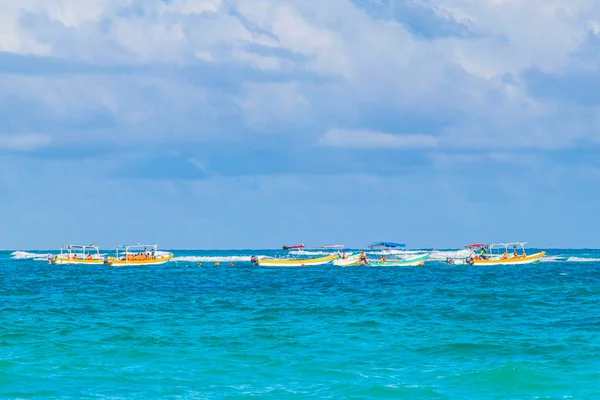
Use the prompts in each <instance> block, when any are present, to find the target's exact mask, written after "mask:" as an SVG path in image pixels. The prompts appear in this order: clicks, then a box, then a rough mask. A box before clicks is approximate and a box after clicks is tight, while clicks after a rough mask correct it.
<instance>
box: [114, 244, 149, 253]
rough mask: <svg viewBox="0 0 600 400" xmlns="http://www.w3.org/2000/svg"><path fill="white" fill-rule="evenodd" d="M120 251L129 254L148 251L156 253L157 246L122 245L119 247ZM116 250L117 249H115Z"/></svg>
mask: <svg viewBox="0 0 600 400" xmlns="http://www.w3.org/2000/svg"><path fill="white" fill-rule="evenodd" d="M121 248H122V249H125V252H129V251H131V250H139V251H142V250H143V251H150V250H154V251H157V250H158V245H157V244H139V243H138V244H127V245H123V246H121ZM117 250H118V249H117Z"/></svg>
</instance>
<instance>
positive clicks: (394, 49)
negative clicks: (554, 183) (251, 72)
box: [0, 0, 600, 147]
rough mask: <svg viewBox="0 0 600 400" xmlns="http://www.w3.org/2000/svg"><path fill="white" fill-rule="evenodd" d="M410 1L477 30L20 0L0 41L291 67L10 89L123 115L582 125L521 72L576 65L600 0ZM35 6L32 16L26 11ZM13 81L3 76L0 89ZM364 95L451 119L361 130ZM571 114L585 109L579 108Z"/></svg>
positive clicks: (333, 11)
mask: <svg viewBox="0 0 600 400" xmlns="http://www.w3.org/2000/svg"><path fill="white" fill-rule="evenodd" d="M411 4H413V5H417V6H418V7H421V8H423V9H425V10H430V11H433V12H434V13H435V15H437V17H438V18H440V19H445V20H447V21H451V22H452V23H455V24H460V25H461V26H462V27H463V28H465V29H466V30H469V31H470V32H471V33H472V34H473V35H472V36H469V35H461V36H458V35H457V36H451V35H446V36H445V37H436V36H435V35H434V37H433V38H430V39H423V38H421V37H418V36H417V35H415V34H413V33H412V31H411V30H409V29H408V28H407V27H406V26H405V25H403V24H402V23H400V22H396V21H393V20H378V19H376V18H373V17H372V16H370V15H369V13H367V12H365V10H364V9H362V8H360V7H357V6H356V5H355V4H354V3H353V2H352V1H350V0H328V1H322V0H303V1H297V0H277V1H275V0H228V1H224V0H197V1H192V0H173V1H170V2H164V1H161V0H88V1H77V0H21V1H14V2H8V1H5V2H3V4H2V5H0V51H6V52H12V53H19V54H42V55H52V56H54V57H57V58H59V59H62V60H85V61H87V62H91V63H96V64H104V65H111V64H114V65H122V64H135V65H140V64H145V63H152V64H156V63H160V64H167V65H186V64H193V63H198V62H200V61H201V60H203V61H205V62H208V63H211V64H213V65H217V66H219V65H223V66H225V65H228V64H230V63H234V64H236V65H243V66H247V67H249V68H251V69H255V70H260V71H262V72H264V73H270V72H273V73H275V72H277V73H281V72H286V73H288V74H289V76H288V77H287V78H283V79H280V80H279V81H277V82H276V83H273V82H269V79H266V81H267V82H260V81H259V82H255V81H251V79H248V81H247V82H245V83H242V84H240V85H239V89H238V93H235V94H232V95H231V96H229V97H226V98H223V97H221V96H223V95H222V94H221V93H220V92H219V90H220V89H219V88H210V89H207V88H204V87H193V86H189V87H186V85H185V82H182V81H178V80H177V79H174V78H173V77H172V76H169V75H168V74H165V75H164V76H160V77H154V78H148V77H147V76H142V75H141V74H135V73H134V74H132V75H130V76H129V77H128V78H127V79H128V80H129V81H131V82H130V83H128V84H123V79H122V78H118V77H110V76H104V75H102V76H100V75H97V76H89V77H86V78H81V77H78V78H75V80H72V79H62V78H39V79H37V80H35V81H31V82H29V84H26V85H25V88H23V89H22V90H21V89H19V95H21V96H29V97H31V98H32V99H35V101H39V100H42V101H44V102H46V103H47V104H49V105H50V107H51V108H52V109H53V110H61V111H64V110H69V108H70V107H71V106H72V105H75V106H76V108H86V107H87V108H93V107H96V108H101V109H104V110H109V111H110V113H111V114H113V115H117V116H118V117H119V119H120V120H123V121H129V122H130V121H140V120H145V121H146V122H148V121H152V120H153V119H157V118H159V117H160V118H168V117H169V115H170V116H172V117H173V118H174V119H175V118H178V123H185V118H189V120H188V121H193V123H196V122H197V119H196V118H193V117H195V114H194V113H192V112H184V111H181V112H179V111H177V109H176V107H175V106H177V107H181V108H182V109H184V110H186V111H189V108H191V107H190V106H189V104H191V103H192V102H196V101H198V104H197V105H196V107H195V109H197V110H199V111H198V112H199V113H200V112H206V108H207V107H208V108H210V107H212V105H211V104H213V103H218V104H224V103H227V104H234V105H236V106H237V107H239V110H240V111H241V116H240V117H239V118H241V119H242V120H243V121H244V122H245V123H246V124H247V125H248V126H250V127H255V126H261V127H263V128H264V130H268V129H269V126H270V124H271V123H285V122H287V123H289V124H297V123H299V122H302V123H304V122H305V121H311V120H316V119H317V118H320V119H322V120H327V124H329V125H328V126H325V127H323V126H319V127H318V129H315V131H326V130H327V129H328V128H332V127H335V126H348V127H349V131H348V132H350V133H348V132H346V133H345V134H343V135H342V134H341V133H340V132H342V131H340V130H336V129H331V130H330V131H329V132H327V133H326V134H325V136H323V137H322V138H321V139H320V140H321V143H322V144H327V145H333V143H342V142H346V143H348V142H352V141H356V142H357V143H361V145H367V146H373V145H375V143H386V145H387V146H390V147H418V146H421V147H427V146H429V147H431V146H434V145H439V146H453V145H454V144H456V143H465V144H466V145H469V146H470V145H473V144H475V145H478V143H479V144H481V145H482V146H487V145H488V143H491V142H493V141H494V140H497V138H496V137H498V138H501V140H500V142H502V141H506V140H507V139H508V140H510V139H514V138H519V139H521V140H522V143H526V146H534V145H535V144H536V143H546V145H547V147H555V146H568V145H569V144H570V143H575V142H577V141H579V140H581V139H582V138H585V137H586V135H587V136H590V135H591V134H590V133H589V130H588V131H587V132H584V131H583V128H581V127H578V130H577V131H576V132H569V133H567V134H560V135H559V134H558V133H557V130H556V129H554V131H553V130H552V129H551V128H553V127H554V126H555V125H556V124H555V123H554V122H549V121H551V120H552V118H549V117H548V116H549V115H550V114H551V113H552V112H555V111H557V110H558V109H560V107H558V106H557V105H556V103H553V102H551V101H545V102H544V101H540V100H538V99H536V98H533V97H532V96H531V95H530V94H529V92H528V90H527V86H526V82H524V81H523V78H522V74H523V72H524V71H527V70H529V69H531V68H535V69H539V70H541V71H545V72H548V73H562V72H566V71H577V70H578V68H581V66H582V64H583V61H581V60H580V59H577V58H576V57H575V54H577V52H578V51H579V50H581V48H582V46H584V44H585V43H586V40H589V36H590V35H591V34H595V33H596V32H597V31H598V28H597V26H598V24H597V22H595V21H598V20H600V5H598V4H597V2H595V1H592V0H573V1H569V2H564V1H562V0H532V1H516V0H512V1H508V0H506V1H500V0H482V1H477V2H474V1H470V0H418V1H417V0H415V1H413V2H412V3H411ZM240 16H241V17H240ZM25 17H26V18H25ZM31 18H34V19H33V22H32V21H29V22H27V21H28V19H31ZM434 29H435V28H434ZM249 45H255V47H254V48H249ZM261 46H262V47H261ZM256 47H261V48H260V49H259V50H257V49H256ZM298 73H310V74H314V75H318V76H321V77H322V78H323V79H325V80H328V81H327V83H321V84H319V83H314V82H310V83H306V82H304V81H300V80H296V79H295V76H297V74H298ZM505 75H510V76H511V77H512V81H511V82H510V83H505V82H503V80H502V78H503V77H504V76H505ZM235 78H236V79H238V80H239V79H241V80H244V79H245V76H243V75H242V73H240V74H239V76H236V77H235ZM11 79H12V77H11ZM42 80H45V81H44V82H43V83H40V81H42ZM224 81H225V82H227V78H226V77H225V78H224ZM67 82H71V83H73V85H71V84H70V83H67ZM82 82H84V84H82ZM82 85H84V86H85V88H86V90H84V91H82V90H81V86H82ZM142 88H143V89H147V90H145V91H144V92H143V94H139V95H136V94H134V93H132V92H131V91H132V90H134V89H138V90H142ZM13 89H14V88H12V89H11V86H10V85H9V87H7V86H4V87H2V89H1V90H0V99H1V98H2V96H3V93H4V94H5V93H7V92H13V93H14V91H13ZM177 91H181V96H180V97H179V98H177V97H176V96H175V93H176V92H177ZM149 93H150V94H151V95H148V94H149ZM165 93H168V96H166V97H168V99H169V101H170V103H171V104H172V105H173V106H172V108H170V109H169V111H165V110H161V109H160V105H161V104H164V103H165V102H163V101H161V99H160V98H159V99H158V100H157V96H163V95H165ZM153 96H154V97H153ZM215 96H216V97H217V100H215ZM157 104H158V105H157ZM365 105H367V106H368V107H370V108H372V109H376V108H385V109H387V110H388V113H389V114H390V115H393V113H394V112H398V111H399V112H403V113H405V114H412V113H420V114H421V115H423V114H425V115H428V114H429V115H431V118H436V116H437V115H438V114H445V115H451V116H453V118H452V119H453V120H452V121H451V122H449V123H448V124H447V126H445V127H443V128H440V129H439V130H438V131H437V132H436V133H437V134H438V135H439V137H438V138H437V139H436V138H434V137H433V136H425V137H424V138H423V137H421V136H420V135H416V136H415V137H412V138H411V136H406V135H398V136H395V135H392V134H390V133H381V132H368V131H367V132H368V134H366V133H365V131H357V130H353V129H352V126H353V124H354V126H365V122H364V121H362V120H361V115H362V114H361V113H363V112H364V111H363V110H364V109H365ZM132 109H135V110H132ZM211 110H212V109H211ZM454 116H455V118H454ZM540 116H542V118H540ZM578 116H579V117H580V118H589V115H588V114H587V113H584V112H581V113H579V114H578ZM370 121H372V119H371V120H370ZM507 121H508V122H507ZM190 123H191V122H190ZM583 125H584V124H581V126H583ZM518 126H526V127H527V129H522V130H518V129H516V128H517V127H518ZM367 127H368V124H367ZM371 129H372V130H374V131H377V130H378V129H380V128H378V127H371ZM579 129H581V131H580V130H579ZM390 130H391V131H396V132H404V131H407V130H408V131H411V130H412V129H408V128H404V127H401V126H400V127H398V128H397V129H394V128H392V129H390ZM274 131H280V129H274ZM414 131H421V130H419V129H414ZM357 132H358V133H357ZM492 132H493V133H492ZM546 132H548V133H546ZM553 132H554V133H553ZM274 133H275V132H274ZM344 135H345V137H344V140H341V136H344ZM492 135H493V136H495V137H494V138H490V136H492ZM548 135H552V140H548ZM359 136H360V137H359ZM361 138H362V139H361ZM310 139H311V140H312V139H314V138H312V137H311V138H310ZM434 142H435V143H434ZM338 145H339V144H338ZM538 147H543V145H542V146H538Z"/></svg>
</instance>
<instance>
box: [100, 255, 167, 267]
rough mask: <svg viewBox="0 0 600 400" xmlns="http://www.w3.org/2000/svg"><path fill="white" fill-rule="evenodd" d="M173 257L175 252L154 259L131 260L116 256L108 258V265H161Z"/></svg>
mask: <svg viewBox="0 0 600 400" xmlns="http://www.w3.org/2000/svg"><path fill="white" fill-rule="evenodd" d="M172 258H173V254H169V255H168V256H163V257H159V258H155V259H153V260H139V261H129V260H120V259H117V258H114V257H109V258H108V265H110V266H111V267H128V266H130V267H134V266H146V265H161V264H165V263H167V262H169V261H170V260H171V259H172Z"/></svg>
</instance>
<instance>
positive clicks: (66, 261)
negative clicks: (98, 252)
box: [50, 257, 104, 265]
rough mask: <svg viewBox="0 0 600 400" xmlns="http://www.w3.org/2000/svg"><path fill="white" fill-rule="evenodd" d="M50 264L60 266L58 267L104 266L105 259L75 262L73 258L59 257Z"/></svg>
mask: <svg viewBox="0 0 600 400" xmlns="http://www.w3.org/2000/svg"><path fill="white" fill-rule="evenodd" d="M50 264H58V265H103V264H104V259H97V258H94V259H91V260H86V259H81V260H79V259H77V260H73V259H72V258H63V257H57V258H55V259H54V260H51V261H50Z"/></svg>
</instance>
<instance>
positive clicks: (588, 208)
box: [0, 0, 600, 249]
mask: <svg viewBox="0 0 600 400" xmlns="http://www.w3.org/2000/svg"><path fill="white" fill-rule="evenodd" d="M599 68H600V3H598V2H597V1H595V0H569V1H565V0H479V1H472V0H187V1H186V0H169V1H166V0H19V1H12V0H0V184H1V187H2V190H1V191H0V199H1V204H2V209H1V210H2V211H1V217H2V224H1V225H0V247H2V248H6V249H32V248H44V249H47V248H56V247H58V246H60V245H62V244H66V243H90V242H96V243H98V244H100V245H101V246H102V247H104V248H112V247H114V246H116V245H119V244H123V243H128V242H134V243H135V242H152V243H158V244H160V245H161V247H163V248H172V249H173V248H200V249H203V248H209V249H210V248H213V249H223V248H277V247H279V246H281V245H283V244H292V243H296V242H304V243H305V244H307V245H310V246H312V245H320V244H331V243H345V244H346V245H349V246H364V245H367V244H369V243H370V242H373V241H377V240H392V241H400V242H404V243H407V245H408V246H409V247H434V248H444V247H461V246H462V245H464V244H465V243H467V242H472V241H478V242H479V241H483V242H494V241H510V240H525V241H528V242H529V243H530V245H531V246H532V247H546V246H549V247H598V242H597V237H598V235H597V232H598V223H599V222H600V218H599V217H598V212H597V205H598V204H599V202H598V200H599V199H600V158H599V157H598V155H599V154H598V150H599V143H600V113H599V111H600V107H599V106H600V90H599V89H600V75H599Z"/></svg>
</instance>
